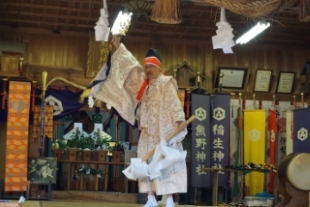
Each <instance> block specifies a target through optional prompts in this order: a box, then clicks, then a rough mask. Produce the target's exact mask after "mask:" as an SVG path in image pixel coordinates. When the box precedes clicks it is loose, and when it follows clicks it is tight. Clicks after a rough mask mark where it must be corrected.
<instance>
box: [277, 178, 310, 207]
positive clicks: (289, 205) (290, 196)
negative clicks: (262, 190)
mask: <svg viewBox="0 0 310 207" xmlns="http://www.w3.org/2000/svg"><path fill="white" fill-rule="evenodd" d="M279 193H280V194H281V195H282V196H283V197H284V200H283V201H282V202H281V203H279V204H278V205H277V206H276V207H309V192H308V191H302V190H298V189H296V188H294V187H293V186H292V185H291V184H290V183H289V182H286V183H285V186H283V185H282V184H281V183H280V182H279Z"/></svg>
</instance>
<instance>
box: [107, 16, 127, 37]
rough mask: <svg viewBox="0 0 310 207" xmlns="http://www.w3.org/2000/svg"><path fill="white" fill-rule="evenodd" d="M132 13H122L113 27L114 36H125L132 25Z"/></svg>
mask: <svg viewBox="0 0 310 207" xmlns="http://www.w3.org/2000/svg"><path fill="white" fill-rule="evenodd" d="M131 16H132V13H131V12H123V11H120V12H119V13H118V15H117V18H116V20H115V22H114V24H113V27H112V30H111V32H112V35H123V36H125V35H126V33H127V31H128V28H129V26H130V24H131Z"/></svg>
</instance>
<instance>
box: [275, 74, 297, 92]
mask: <svg viewBox="0 0 310 207" xmlns="http://www.w3.org/2000/svg"><path fill="white" fill-rule="evenodd" d="M294 82H295V72H286V71H280V73H279V78H278V83H277V88H276V93H288V94H289V93H292V91H293V86H294Z"/></svg>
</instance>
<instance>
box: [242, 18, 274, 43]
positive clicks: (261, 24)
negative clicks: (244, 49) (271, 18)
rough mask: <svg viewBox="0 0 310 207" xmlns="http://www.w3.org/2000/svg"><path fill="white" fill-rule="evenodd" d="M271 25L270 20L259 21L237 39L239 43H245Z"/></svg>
mask: <svg viewBox="0 0 310 207" xmlns="http://www.w3.org/2000/svg"><path fill="white" fill-rule="evenodd" d="M268 27H270V23H269V22H264V21H259V22H258V23H257V24H256V25H255V26H254V27H253V28H252V29H250V30H249V31H248V32H247V33H245V34H244V35H242V36H241V37H240V38H238V39H237V41H236V43H237V44H245V43H247V42H249V41H250V40H251V39H253V38H254V37H256V36H257V35H258V34H260V33H262V32H263V31H264V30H265V29H267V28H268Z"/></svg>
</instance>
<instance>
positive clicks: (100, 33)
mask: <svg viewBox="0 0 310 207" xmlns="http://www.w3.org/2000/svg"><path fill="white" fill-rule="evenodd" d="M108 17H109V13H108V6H107V2H106V0H103V8H101V9H100V17H99V20H98V21H97V22H96V26H95V39H96V41H104V42H107V41H108V39H109V34H110V27H109V21H108Z"/></svg>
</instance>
